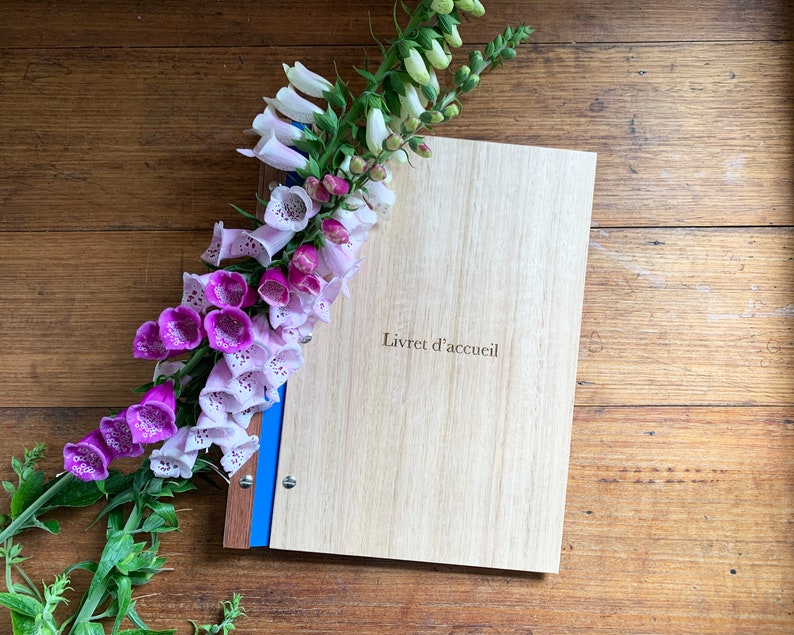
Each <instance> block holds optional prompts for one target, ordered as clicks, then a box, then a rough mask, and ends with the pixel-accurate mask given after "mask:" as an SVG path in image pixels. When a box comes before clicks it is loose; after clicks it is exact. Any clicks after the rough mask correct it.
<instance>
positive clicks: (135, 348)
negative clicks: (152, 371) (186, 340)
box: [132, 321, 168, 361]
mask: <svg viewBox="0 0 794 635" xmlns="http://www.w3.org/2000/svg"><path fill="white" fill-rule="evenodd" d="M132 356H133V357H134V358H136V359H152V360H156V361H160V360H163V359H165V358H167V357H168V349H167V348H166V347H165V344H163V340H162V339H160V327H159V326H158V325H157V322H151V321H149V322H144V323H143V324H141V326H140V327H139V328H138V330H137V331H136V332H135V339H133V340H132Z"/></svg>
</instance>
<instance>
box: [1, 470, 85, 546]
mask: <svg viewBox="0 0 794 635" xmlns="http://www.w3.org/2000/svg"><path fill="white" fill-rule="evenodd" d="M73 479H74V475H73V474H72V473H71V472H65V473H64V474H62V475H61V476H59V477H57V478H56V480H55V482H54V483H53V484H52V485H51V486H50V488H49V489H48V490H47V491H46V492H44V493H42V494H41V496H39V497H38V498H37V499H36V500H35V501H34V502H33V503H32V504H31V505H30V506H29V507H27V508H26V509H25V510H24V511H23V512H22V513H21V514H20V515H19V516H17V517H16V518H15V519H14V520H13V521H12V522H11V524H10V525H9V526H8V527H6V528H5V529H4V530H3V531H2V532H1V533H0V543H4V542H5V541H6V540H8V539H9V538H11V536H16V535H17V534H18V533H19V532H21V531H22V530H23V529H24V528H25V526H26V523H27V522H28V521H29V520H30V519H31V518H32V517H33V516H35V515H36V513H37V512H38V511H39V510H40V509H41V508H42V507H43V506H44V504H45V503H46V502H47V501H49V500H50V499H51V498H53V497H54V496H55V495H56V494H57V493H58V492H60V491H61V490H62V489H63V488H64V487H66V486H67V485H69V483H71V482H72V480H73Z"/></svg>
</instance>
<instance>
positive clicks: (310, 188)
mask: <svg viewBox="0 0 794 635" xmlns="http://www.w3.org/2000/svg"><path fill="white" fill-rule="evenodd" d="M303 189H304V190H306V193H307V194H308V195H309V198H311V199H312V200H315V201H317V202H318V203H327V202H328V201H330V200H331V195H330V194H329V193H328V190H326V189H325V188H324V187H323V184H322V183H321V182H320V179H318V178H317V177H315V176H309V177H306V180H305V181H304V182H303Z"/></svg>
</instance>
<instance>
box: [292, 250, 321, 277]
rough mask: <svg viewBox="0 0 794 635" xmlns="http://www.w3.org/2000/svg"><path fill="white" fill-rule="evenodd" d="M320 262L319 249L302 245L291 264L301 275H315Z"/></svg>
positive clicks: (296, 251) (293, 256) (294, 254)
mask: <svg viewBox="0 0 794 635" xmlns="http://www.w3.org/2000/svg"><path fill="white" fill-rule="evenodd" d="M319 262H320V261H319V256H318V255H317V249H316V248H315V247H314V245H301V246H300V247H298V248H297V249H296V250H295V253H293V254H292V259H291V260H290V263H289V264H290V266H292V267H294V268H295V269H297V270H298V271H300V272H301V273H314V270H315V269H317V265H318V263H319Z"/></svg>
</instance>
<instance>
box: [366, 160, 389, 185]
mask: <svg viewBox="0 0 794 635" xmlns="http://www.w3.org/2000/svg"><path fill="white" fill-rule="evenodd" d="M387 176H388V173H387V172H386V168H384V167H383V166H382V165H380V164H379V163H376V164H375V165H373V166H372V167H371V168H370V169H369V178H371V179H372V180H373V181H376V182H378V181H383V180H385V179H386V177H387Z"/></svg>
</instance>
